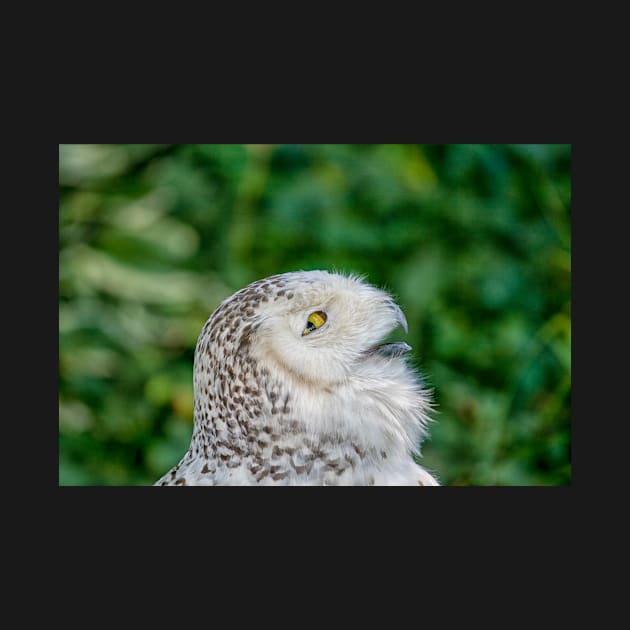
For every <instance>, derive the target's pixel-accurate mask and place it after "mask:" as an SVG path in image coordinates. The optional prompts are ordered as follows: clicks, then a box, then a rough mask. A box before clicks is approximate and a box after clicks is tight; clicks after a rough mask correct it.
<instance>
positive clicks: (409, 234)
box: [59, 144, 571, 485]
mask: <svg viewBox="0 0 630 630" xmlns="http://www.w3.org/2000/svg"><path fill="white" fill-rule="evenodd" d="M59 205H60V213H59V483H60V484H61V485H142V484H151V483H153V482H154V481H155V480H156V479H157V478H158V477H159V476H160V475H162V474H163V473H164V472H166V470H167V469H168V468H169V467H170V466H172V465H173V464H175V463H177V461H178V460H179V459H180V457H181V456H182V455H183V454H184V452H185V451H186V449H187V447H188V444H189V440H190V435H191V431H192V362H193V353H194V348H195V343H196V340H197V336H198V334H199V332H200V330H201V327H202V326H203V324H204V322H205V321H206V319H207V318H208V316H209V315H210V313H211V312H212V310H213V309H214V308H215V307H216V306H217V305H218V304H219V302H220V301H221V300H222V299H223V298H225V297H227V296H228V295H229V294H231V293H232V292H234V291H235V290H237V289H239V288H241V287H242V286H244V285H245V284H247V283H249V282H251V281H253V280H256V279H258V278H261V277H264V276H267V275H271V274H275V273H281V272H285V271H292V270H297V269H315V268H321V269H328V270H342V271H347V272H350V271H352V272H357V273H361V274H366V275H367V279H368V280H369V281H370V282H371V283H373V284H376V285H379V286H382V287H384V288H386V289H388V290H390V291H391V292H393V293H394V294H395V296H396V297H397V298H398V301H399V303H400V304H401V306H402V308H403V310H404V312H405V314H406V316H407V319H408V321H409V334H408V335H407V336H403V335H402V332H401V331H399V332H400V335H399V336H398V337H397V338H399V339H402V338H404V339H405V340H406V341H408V342H409V343H410V344H411V345H412V346H413V360H414V362H415V363H416V365H418V367H419V368H420V370H421V371H422V373H423V374H424V375H425V377H426V381H427V383H428V384H429V385H430V386H431V387H432V388H434V396H435V400H436V402H437V409H438V412H437V413H436V414H435V419H436V421H435V422H434V423H433V425H432V426H431V438H430V440H429V441H427V442H425V444H424V447H423V462H424V464H425V465H426V466H427V467H429V468H431V469H434V470H435V471H437V473H438V475H439V477H440V479H441V481H442V483H444V484H458V485H568V484H570V481H571V466H570V396H571V249H570V245H571V148H570V145H133V144H132V145H60V147H59Z"/></svg>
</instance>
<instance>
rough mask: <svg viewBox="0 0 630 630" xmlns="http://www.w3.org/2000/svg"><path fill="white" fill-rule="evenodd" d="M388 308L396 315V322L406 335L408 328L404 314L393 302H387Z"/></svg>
mask: <svg viewBox="0 0 630 630" xmlns="http://www.w3.org/2000/svg"><path fill="white" fill-rule="evenodd" d="M387 304H388V306H389V307H390V308H391V309H392V310H393V311H394V313H395V315H396V321H397V322H398V323H399V324H400V325H401V326H402V327H403V330H404V331H405V332H406V333H408V332H409V327H408V326H407V318H406V317H405V314H404V313H403V312H402V309H401V308H400V306H398V304H396V302H394V300H387Z"/></svg>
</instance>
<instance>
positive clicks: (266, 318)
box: [155, 271, 438, 486]
mask: <svg viewBox="0 0 630 630" xmlns="http://www.w3.org/2000/svg"><path fill="white" fill-rule="evenodd" d="M314 311H323V312H324V313H326V314H327V319H326V322H325V323H324V325H322V326H321V327H320V328H318V329H317V330H315V331H313V332H312V333H311V334H308V335H303V334H302V333H303V330H304V328H305V324H306V322H307V318H308V317H309V315H310V314H311V313H313V312H314ZM400 324H402V325H403V326H405V327H406V321H405V319H404V315H403V314H402V311H401V310H400V308H399V307H398V306H397V305H396V303H395V302H394V301H393V299H392V298H391V296H389V295H388V294H387V293H385V292H384V291H382V290H380V289H377V288H375V287H373V286H370V285H369V284H367V283H365V282H364V281H363V280H362V279H361V278H359V277H357V276H345V275H342V274H337V273H328V272H326V271H299V272H292V273H285V274H281V275H276V276H271V277H269V278H264V279H262V280H258V281H256V282H254V283H252V284H250V285H249V286H247V287H245V288H244V289H241V290H240V291H238V292H236V293H235V294H234V295H232V296H231V297H229V298H227V299H226V300H224V301H223V302H222V303H221V304H220V305H219V307H218V308H217V309H216V310H215V311H214V313H212V315H211V316H210V318H209V319H208V321H207V322H206V324H205V325H204V327H203V329H202V331H201V334H200V336H199V340H198V342H197V348H196V350H195V359H194V368H193V372H194V376H193V378H194V427H193V435H192V440H191V444H190V448H189V450H188V452H187V453H186V454H185V455H184V457H183V458H182V460H181V461H180V462H179V464H177V465H176V466H175V467H174V468H172V469H171V470H170V471H169V472H167V473H166V474H165V475H164V476H163V477H162V478H161V479H159V480H158V481H157V482H156V483H155V485H189V486H191V485H210V486H211V485H420V486H429V485H438V482H437V481H436V479H435V478H434V476H433V475H431V474H430V473H428V472H427V471H426V470H425V469H424V468H422V467H421V466H420V465H419V464H417V463H416V461H415V459H414V457H419V455H420V444H421V442H422V440H423V439H424V438H425V437H426V426H427V423H428V421H429V417H428V412H429V411H430V408H431V402H430V396H429V393H428V391H427V390H426V389H425V388H424V387H423V385H422V383H421V381H420V379H419V377H418V375H417V373H416V372H415V371H414V370H413V369H412V368H411V367H410V366H409V365H408V363H407V361H406V359H405V357H404V356H402V355H403V354H404V350H406V349H408V346H405V344H397V345H395V346H392V345H380V342H381V341H382V340H383V338H384V337H385V336H386V335H387V334H389V332H391V331H392V330H393V329H394V328H395V327H396V326H398V325H400Z"/></svg>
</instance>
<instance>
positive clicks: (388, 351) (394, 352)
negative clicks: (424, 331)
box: [366, 299, 411, 359]
mask: <svg viewBox="0 0 630 630" xmlns="http://www.w3.org/2000/svg"><path fill="white" fill-rule="evenodd" d="M387 305H388V306H389V308H391V309H392V310H393V311H394V314H395V317H396V322H397V323H398V324H400V326H402V328H403V330H404V331H405V332H406V333H408V332H409V327H408V325H407V318H406V317H405V314H404V313H403V312H402V309H401V308H400V306H398V304H396V302H394V301H393V300H390V299H388V300H387ZM410 350H411V346H410V345H409V344H408V343H405V342H404V341H395V342H393V343H381V344H379V345H377V346H373V347H372V348H370V349H369V350H368V351H367V352H366V354H368V355H374V354H376V355H378V356H381V357H385V358H387V359H393V358H395V357H401V356H402V355H404V354H407V352H409V351H410Z"/></svg>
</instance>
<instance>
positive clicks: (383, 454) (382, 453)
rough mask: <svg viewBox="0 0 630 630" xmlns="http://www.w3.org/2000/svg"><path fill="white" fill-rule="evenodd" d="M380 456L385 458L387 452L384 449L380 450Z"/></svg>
mask: <svg viewBox="0 0 630 630" xmlns="http://www.w3.org/2000/svg"><path fill="white" fill-rule="evenodd" d="M381 457H382V458H383V459H387V453H386V452H385V451H381Z"/></svg>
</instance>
